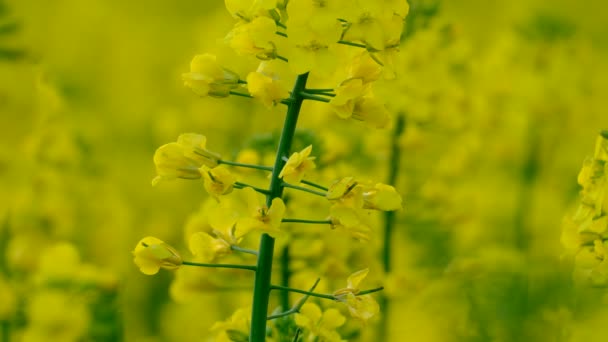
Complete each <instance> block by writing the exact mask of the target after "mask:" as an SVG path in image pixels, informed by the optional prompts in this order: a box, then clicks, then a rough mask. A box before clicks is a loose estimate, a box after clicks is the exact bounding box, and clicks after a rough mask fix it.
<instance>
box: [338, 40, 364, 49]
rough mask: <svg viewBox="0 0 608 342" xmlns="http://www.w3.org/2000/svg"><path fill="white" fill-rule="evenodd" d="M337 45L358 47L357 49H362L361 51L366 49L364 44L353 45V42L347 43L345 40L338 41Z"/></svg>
mask: <svg viewBox="0 0 608 342" xmlns="http://www.w3.org/2000/svg"><path fill="white" fill-rule="evenodd" d="M338 44H342V45H348V46H354V47H358V48H362V49H367V45H365V44H359V43H353V42H349V41H346V40H339V41H338Z"/></svg>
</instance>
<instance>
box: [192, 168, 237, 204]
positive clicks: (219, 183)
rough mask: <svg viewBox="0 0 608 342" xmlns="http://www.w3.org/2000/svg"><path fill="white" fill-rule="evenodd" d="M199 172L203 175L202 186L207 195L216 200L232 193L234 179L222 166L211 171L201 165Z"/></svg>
mask: <svg viewBox="0 0 608 342" xmlns="http://www.w3.org/2000/svg"><path fill="white" fill-rule="evenodd" d="M199 171H200V173H201V174H202V175H203V182H204V183H203V184H204V186H205V190H207V192H208V193H209V195H211V196H213V197H215V198H218V197H219V196H222V195H226V194H229V193H231V192H232V189H233V187H234V182H236V177H235V176H234V175H233V174H232V173H231V172H230V170H228V168H227V167H225V166H224V165H219V166H216V167H214V168H213V169H210V168H209V167H207V166H206V165H203V166H201V168H200V169H199Z"/></svg>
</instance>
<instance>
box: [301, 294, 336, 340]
mask: <svg viewBox="0 0 608 342" xmlns="http://www.w3.org/2000/svg"><path fill="white" fill-rule="evenodd" d="M294 319H295V322H296V325H297V326H299V327H301V328H304V329H306V330H308V331H309V334H310V335H309V337H308V340H309V341H313V340H314V341H316V340H320V341H325V342H340V341H342V338H341V337H340V334H338V332H337V331H336V329H337V328H339V327H341V326H342V325H343V324H344V322H345V321H346V318H344V316H342V314H341V313H340V311H338V310H337V309H333V308H332V309H328V310H326V311H325V312H321V309H320V308H319V306H318V305H316V304H314V303H306V304H304V305H303V306H302V308H301V309H300V313H297V314H296V315H295V317H294Z"/></svg>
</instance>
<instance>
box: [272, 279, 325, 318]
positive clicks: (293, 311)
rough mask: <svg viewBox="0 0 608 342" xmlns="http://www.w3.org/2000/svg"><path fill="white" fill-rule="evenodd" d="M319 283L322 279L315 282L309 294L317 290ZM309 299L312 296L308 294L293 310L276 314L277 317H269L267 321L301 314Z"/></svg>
mask: <svg viewBox="0 0 608 342" xmlns="http://www.w3.org/2000/svg"><path fill="white" fill-rule="evenodd" d="M319 281H321V278H317V280H316V281H315V283H314V285H312V287H311V288H310V289H309V290H308V292H313V291H314V290H315V288H316V287H317V285H318V284H319ZM308 298H310V295H308V294H307V295H306V296H304V297H302V298H301V299H300V300H299V301H298V302H297V303H296V304H295V305H294V306H293V307H292V308H291V309H289V310H287V311H285V312H281V313H279V314H276V315H272V316H268V318H267V320H269V321H270V320H272V319H277V318H281V317H285V316H289V315H291V314H294V313H298V312H300V309H301V308H302V306H303V305H304V303H306V301H307V300H308Z"/></svg>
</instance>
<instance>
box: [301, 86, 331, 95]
mask: <svg viewBox="0 0 608 342" xmlns="http://www.w3.org/2000/svg"><path fill="white" fill-rule="evenodd" d="M305 92H307V93H309V94H323V93H333V92H334V89H333V88H324V89H306V90H305ZM324 95H325V94H324Z"/></svg>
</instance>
